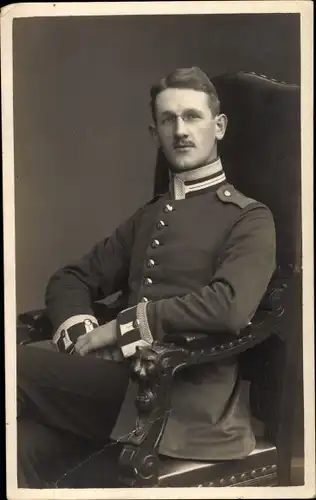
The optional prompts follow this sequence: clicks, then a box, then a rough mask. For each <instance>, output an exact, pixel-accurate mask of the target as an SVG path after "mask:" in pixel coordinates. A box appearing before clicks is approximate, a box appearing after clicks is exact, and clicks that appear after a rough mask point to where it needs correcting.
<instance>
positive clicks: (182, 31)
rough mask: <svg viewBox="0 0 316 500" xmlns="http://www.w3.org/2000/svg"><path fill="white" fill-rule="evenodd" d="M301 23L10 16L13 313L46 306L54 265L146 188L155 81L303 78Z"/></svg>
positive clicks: (152, 155)
mask: <svg viewBox="0 0 316 500" xmlns="http://www.w3.org/2000/svg"><path fill="white" fill-rule="evenodd" d="M299 23H300V19H299V14H266V15H265V14H257V15H256V14H247V15H240V14H223V15H219V14H216V15H183V16H181V15H179V16H174V15H171V16H170V15H168V16H167V15H166V16H162V15H159V16H157V15H156V16H137V15H136V16H118V17H116V16H104V17H57V18H55V17H53V18H24V19H23V18H21V19H15V20H14V24H13V71H14V73H13V75H14V88H13V91H14V144H15V165H14V168H15V210H16V287H17V312H18V313H20V312H23V311H26V310H29V309H33V308H39V307H43V305H44V291H45V287H46V284H47V281H48V279H49V277H50V276H51V274H52V273H53V272H54V271H55V270H57V269H58V268H59V267H61V266H62V265H64V264H66V263H68V262H70V261H72V260H74V259H77V258H79V257H81V256H82V255H83V254H84V253H86V252H88V251H89V249H90V248H91V246H92V245H93V244H94V243H95V242H96V241H98V240H101V239H103V238H104V237H105V236H108V235H109V234H110V233H111V232H112V231H113V230H114V229H115V227H116V226H117V225H118V224H119V223H120V222H122V221H123V220H124V219H125V218H127V217H128V216H129V215H131V214H132V213H133V212H134V211H135V210H136V209H137V208H138V207H139V206H141V205H142V204H143V203H144V202H146V201H147V200H149V199H150V198H151V197H152V192H153V179H154V169H155V159H156V149H155V145H154V144H153V142H152V141H151V138H150V136H149V132H148V125H149V123H150V119H151V116H150V109H149V89H150V85H151V84H152V83H154V82H155V81H156V80H157V79H159V78H160V77H162V76H164V75H165V74H166V73H167V72H169V71H172V70H173V69H175V68H176V67H181V66H182V67H185V66H193V65H196V66H200V67H201V68H202V69H203V70H204V71H205V72H206V73H207V74H208V75H209V76H210V77H212V76H215V75H218V74H221V73H225V72H234V71H239V70H245V71H255V72H257V73H260V74H265V75H267V76H269V77H271V78H275V79H278V80H283V81H286V82H288V83H296V84H298V83H299V82H300V42H299V40H300V33H299ZM262 140H264V137H263V138H262Z"/></svg>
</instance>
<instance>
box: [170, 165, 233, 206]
mask: <svg viewBox="0 0 316 500" xmlns="http://www.w3.org/2000/svg"><path fill="white" fill-rule="evenodd" d="M169 177H170V191H171V193H172V195H173V196H174V198H175V200H183V199H185V198H187V197H188V196H190V195H193V194H194V193H196V194H198V193H200V192H201V191H203V190H205V189H209V188H212V187H213V186H217V185H218V184H222V183H223V182H224V181H225V180H226V176H225V173H224V170H223V167H222V162H221V159H220V158H219V157H218V158H216V160H214V161H212V162H211V163H209V164H208V165H204V166H203V167H199V168H197V169H194V170H189V171H186V172H180V173H177V174H175V173H173V172H170V174H169Z"/></svg>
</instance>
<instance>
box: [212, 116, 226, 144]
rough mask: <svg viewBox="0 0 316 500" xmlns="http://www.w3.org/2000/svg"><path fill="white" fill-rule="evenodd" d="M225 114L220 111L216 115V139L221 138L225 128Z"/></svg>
mask: <svg viewBox="0 0 316 500" xmlns="http://www.w3.org/2000/svg"><path fill="white" fill-rule="evenodd" d="M227 123H228V120H227V116H226V115H224V114H223V113H221V114H220V115H218V116H217V117H216V131H215V137H216V139H217V140H218V141H220V140H221V139H223V137H224V135H225V132H226V128H227Z"/></svg>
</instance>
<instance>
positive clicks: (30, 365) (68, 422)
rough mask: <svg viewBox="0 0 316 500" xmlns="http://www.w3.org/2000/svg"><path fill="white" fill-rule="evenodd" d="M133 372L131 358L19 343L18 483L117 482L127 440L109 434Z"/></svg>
mask: <svg viewBox="0 0 316 500" xmlns="http://www.w3.org/2000/svg"><path fill="white" fill-rule="evenodd" d="M129 377H130V367H129V364H128V362H127V361H126V360H123V361H120V362H118V361H114V360H111V359H100V358H96V357H93V356H90V355H87V356H78V355H73V356H69V355H67V354H63V353H59V352H57V351H56V350H55V347H54V346H53V344H52V343H51V342H50V341H45V342H39V343H34V344H28V345H18V346H17V436H18V440H17V447H18V487H19V488H53V487H56V488H63V487H72V488H75V487H77V488H98V487H100V488H102V487H103V488H104V487H116V486H119V484H118V479H117V463H118V457H119V453H120V451H121V447H122V445H121V444H119V443H117V442H111V440H110V438H109V436H110V435H111V432H112V429H113V427H114V425H115V422H116V419H117V417H118V414H119V411H120V408H121V405H122V402H123V400H124V397H125V393H126V390H127V387H128V382H129Z"/></svg>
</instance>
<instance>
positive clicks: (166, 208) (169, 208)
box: [163, 203, 173, 213]
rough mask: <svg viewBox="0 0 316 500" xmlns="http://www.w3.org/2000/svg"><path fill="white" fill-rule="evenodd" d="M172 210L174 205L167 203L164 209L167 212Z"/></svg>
mask: <svg viewBox="0 0 316 500" xmlns="http://www.w3.org/2000/svg"><path fill="white" fill-rule="evenodd" d="M172 210H173V206H171V205H169V203H167V205H166V206H165V207H164V209H163V211H164V212H165V213H168V212H172Z"/></svg>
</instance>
